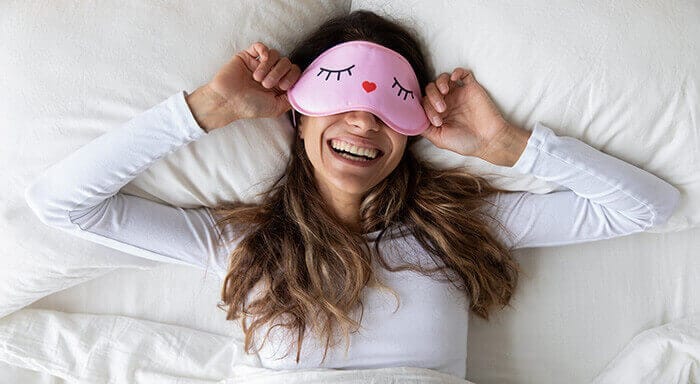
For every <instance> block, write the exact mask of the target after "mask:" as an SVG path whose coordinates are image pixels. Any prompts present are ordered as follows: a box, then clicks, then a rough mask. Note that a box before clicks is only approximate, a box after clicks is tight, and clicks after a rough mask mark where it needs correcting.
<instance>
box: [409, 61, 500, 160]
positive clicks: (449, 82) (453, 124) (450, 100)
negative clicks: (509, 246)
mask: <svg viewBox="0 0 700 384" xmlns="http://www.w3.org/2000/svg"><path fill="white" fill-rule="evenodd" d="M425 90H426V92H425V95H426V97H424V98H423V108H424V109H425V113H426V115H427V116H428V119H429V120H430V121H431V125H430V127H428V129H427V130H425V131H424V132H423V133H422V134H421V136H423V137H425V138H427V139H428V140H430V142H432V143H433V144H434V145H435V146H436V147H438V148H442V149H449V150H451V151H453V152H456V153H459V154H461V155H464V156H476V157H481V158H486V157H487V153H488V151H489V148H490V147H494V146H493V145H492V144H493V143H496V142H497V141H498V138H499V137H500V135H503V134H506V133H508V132H509V130H510V125H509V124H508V122H507V121H506V120H505V119H504V118H503V116H502V115H501V113H500V112H499V111H498V108H497V107H496V105H495V104H494V103H493V101H492V100H491V98H490V97H489V96H488V95H487V94H486V91H485V90H484V88H483V87H482V86H481V84H479V83H478V82H477V81H476V79H475V78H474V75H473V74H472V72H471V71H467V70H465V69H463V68H459V67H458V68H455V70H454V71H453V72H452V74H448V73H442V74H440V76H438V78H437V80H436V81H435V82H431V83H429V84H428V85H427V86H426V88H425ZM436 119H437V120H436Z"/></svg>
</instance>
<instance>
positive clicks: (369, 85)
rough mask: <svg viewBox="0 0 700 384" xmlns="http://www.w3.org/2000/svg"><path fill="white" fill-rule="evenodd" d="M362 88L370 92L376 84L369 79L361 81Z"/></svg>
mask: <svg viewBox="0 0 700 384" xmlns="http://www.w3.org/2000/svg"><path fill="white" fill-rule="evenodd" d="M362 88H364V89H365V92H367V93H370V92H372V91H374V90H375V89H377V84H375V83H373V82H371V81H363V82H362Z"/></svg>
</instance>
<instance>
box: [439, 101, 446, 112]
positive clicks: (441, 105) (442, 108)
mask: <svg viewBox="0 0 700 384" xmlns="http://www.w3.org/2000/svg"><path fill="white" fill-rule="evenodd" d="M437 108H438V112H445V108H447V106H446V105H445V102H444V101H438V103H437Z"/></svg>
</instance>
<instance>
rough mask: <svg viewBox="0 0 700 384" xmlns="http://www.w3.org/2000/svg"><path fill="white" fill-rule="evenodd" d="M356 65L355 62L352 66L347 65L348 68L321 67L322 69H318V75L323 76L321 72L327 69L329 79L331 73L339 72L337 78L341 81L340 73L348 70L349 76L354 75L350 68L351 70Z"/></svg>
mask: <svg viewBox="0 0 700 384" xmlns="http://www.w3.org/2000/svg"><path fill="white" fill-rule="evenodd" d="M354 66H355V64H353V65H351V66H349V67H347V68H345V69H338V70H335V69H326V68H323V67H321V70H320V71H318V74H317V75H316V76H321V74H322V73H323V71H326V72H328V75H327V76H326V80H328V78H329V77H330V76H331V73H337V74H338V78H337V79H336V80H338V81H340V74H341V73H343V72H345V71H348V75H349V76H352V72H351V71H350V70H351V69H352V68H353V67H354Z"/></svg>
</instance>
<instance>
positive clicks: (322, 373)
mask: <svg viewBox="0 0 700 384" xmlns="http://www.w3.org/2000/svg"><path fill="white" fill-rule="evenodd" d="M0 360H2V361H4V362H6V363H8V364H11V365H16V366H20V367H22V368H27V369H32V370H36V371H39V372H43V373H47V374H50V375H54V376H58V377H60V378H63V379H65V380H68V381H69V382H75V383H90V384H93V383H114V384H122V383H123V384H131V383H149V384H159V383H178V384H206V383H210V384H214V383H219V384H226V383H249V384H253V383H260V384H264V383H270V384H272V383H279V382H281V380H283V382H285V383H366V382H370V381H371V382H372V383H376V384H381V383H387V384H389V383H395V382H400V383H417V384H418V383H435V384H438V383H441V384H469V381H466V380H462V379H459V378H457V377H455V376H451V375H448V374H444V373H440V372H437V371H433V370H430V369H425V368H414V367H392V368H381V369H360V370H346V371H345V370H333V369H304V370H299V371H284V370H280V371H275V370H271V369H267V368H262V367H261V366H260V361H259V360H258V359H257V358H256V357H255V356H254V355H246V354H244V353H242V351H241V347H240V346H239V344H238V343H237V341H236V340H235V339H234V338H231V337H229V336H227V335H218V334H214V333H209V332H203V331H198V330H195V329H192V328H187V327H182V326H177V325H169V324H165V323H158V322H152V321H148V320H140V319H136V318H131V317H124V316H114V315H91V314H80V313H78V314H68V313H64V312H57V311H51V310H40V309H23V310H20V311H17V312H15V313H13V314H11V315H9V316H6V317H4V318H2V319H0Z"/></svg>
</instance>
